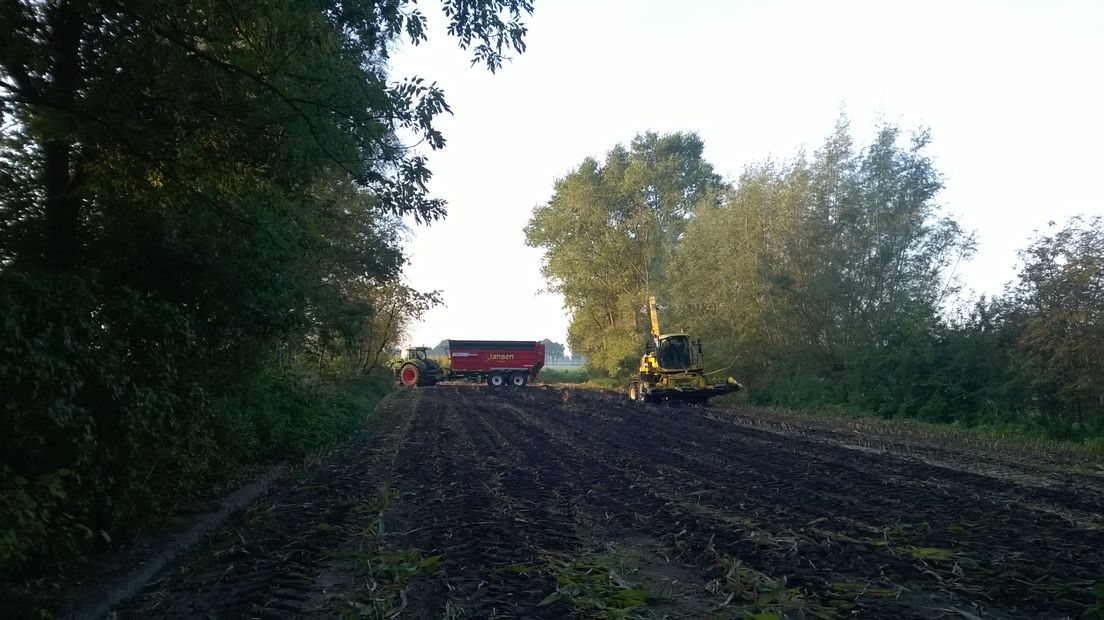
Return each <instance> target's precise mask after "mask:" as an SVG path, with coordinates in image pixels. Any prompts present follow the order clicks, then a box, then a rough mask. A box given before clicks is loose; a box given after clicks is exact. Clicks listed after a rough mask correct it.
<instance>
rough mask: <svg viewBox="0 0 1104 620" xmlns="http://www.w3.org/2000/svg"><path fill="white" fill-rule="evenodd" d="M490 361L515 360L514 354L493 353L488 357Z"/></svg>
mask: <svg viewBox="0 0 1104 620" xmlns="http://www.w3.org/2000/svg"><path fill="white" fill-rule="evenodd" d="M487 359H490V360H512V359H514V354H513V353H491V354H490V355H488V356H487Z"/></svg>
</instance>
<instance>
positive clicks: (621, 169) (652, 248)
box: [525, 132, 721, 374]
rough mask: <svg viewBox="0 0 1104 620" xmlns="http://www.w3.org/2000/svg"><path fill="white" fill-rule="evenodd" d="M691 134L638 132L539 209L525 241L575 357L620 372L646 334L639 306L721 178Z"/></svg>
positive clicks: (660, 287)
mask: <svg viewBox="0 0 1104 620" xmlns="http://www.w3.org/2000/svg"><path fill="white" fill-rule="evenodd" d="M702 150H703V144H702V141H701V139H700V138H699V137H698V136H697V135H696V134H693V133H674V134H667V135H663V136H660V135H658V134H655V133H651V132H648V133H644V134H641V135H638V136H637V137H636V138H635V139H634V140H633V141H632V142H631V143H630V145H629V147H628V148H625V147H624V146H622V145H618V146H615V147H614V148H613V149H612V150H610V151H609V153H607V154H606V158H605V160H604V161H602V162H599V161H598V160H596V159H593V158H587V159H586V160H584V161H583V162H582V163H581V164H580V165H579V167H578V168H576V169H575V170H574V171H572V172H571V173H570V174H568V175H567V176H566V177H564V178H563V179H560V180H559V181H557V182H556V187H555V192H554V193H553V196H552V199H551V200H549V202H548V203H546V204H544V205H541V206H539V207H537V208H536V209H534V211H533V216H532V218H531V219H530V220H529V223H528V225H527V226H526V228H525V235H526V242H527V243H528V244H529V245H531V246H533V247H538V248H541V249H543V250H544V264H543V268H542V271H543V274H544V276H545V278H546V279H547V280H548V283H549V286H550V288H551V289H552V290H554V291H557V292H559V293H562V294H563V295H564V303H565V304H566V306H567V308H568V309H569V310H570V311H571V313H572V321H571V325H570V327H569V333H568V340H569V344H570V347H571V350H572V351H574V352H578V353H582V354H584V355H586V357H587V359H588V363H589V364H591V365H593V366H594V367H595V368H597V369H599V370H602V371H604V372H607V373H610V374H617V373H620V372H624V371H625V370H626V369H628V368H629V367H630V365H631V358H632V357H633V355H634V353H635V352H636V351H637V349H638V348H639V346H640V343H641V342H642V339H643V336H644V334H646V333H647V328H646V324H647V323H646V320H643V319H642V315H641V313H640V308H642V307H643V305H644V298H645V296H646V295H647V294H648V293H652V294H657V293H658V294H660V295H662V294H663V291H664V290H665V287H666V284H667V267H668V265H669V263H670V259H671V256H672V254H673V252H674V249H675V246H676V245H677V243H678V240H679V238H680V237H681V236H682V234H683V232H684V231H685V229H686V223H687V219H688V218H689V216H690V214H691V213H692V211H693V209H694V208H695V207H696V206H697V205H698V203H699V202H701V201H702V200H704V199H706V198H707V197H708V196H710V195H712V194H713V193H714V192H715V191H716V190H717V189H718V188H719V187H720V186H721V179H720V177H718V176H717V175H716V174H715V173H714V172H713V167H712V166H711V165H710V164H709V163H708V162H706V161H705V160H704V159H703V158H702Z"/></svg>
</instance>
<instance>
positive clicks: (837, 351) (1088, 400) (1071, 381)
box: [525, 117, 1104, 437]
mask: <svg viewBox="0 0 1104 620" xmlns="http://www.w3.org/2000/svg"><path fill="white" fill-rule="evenodd" d="M930 143H931V136H930V134H929V133H928V132H927V131H926V130H919V131H915V132H912V133H906V132H903V131H902V130H901V129H900V128H899V127H897V126H895V125H892V124H883V125H880V126H878V127H876V128H875V131H874V132H873V138H872V139H871V140H870V142H869V143H868V144H865V145H861V146H859V145H856V144H855V140H854V138H853V137H852V131H851V128H850V125H849V122H848V121H847V119H846V118H842V117H841V119H840V121H839V122H838V123H837V126H836V127H835V128H834V130H833V131H832V132H831V134H830V135H829V136H827V138H826V139H825V140H824V141H823V143H822V144H821V145H820V146H819V147H818V148H817V149H816V150H815V151H813V152H812V153H811V154H809V153H806V152H805V151H804V150H799V151H797V152H796V153H794V154H793V155H792V156H791V157H789V158H786V159H783V160H778V159H768V160H764V161H760V162H756V163H753V164H751V165H749V166H747V167H746V168H745V169H744V170H743V171H742V173H741V174H740V175H739V177H738V178H736V179H735V180H734V181H733V182H731V183H729V182H725V181H723V180H722V179H721V178H720V177H719V176H718V175H717V174H716V172H715V170H714V168H713V166H712V165H711V164H710V163H709V162H707V161H705V159H704V158H703V148H704V145H703V143H702V141H701V139H700V138H699V137H698V136H697V135H696V134H693V133H672V134H667V135H658V134H655V133H651V132H648V133H644V134H640V135H638V136H636V138H634V139H633V140H632V142H631V143H630V144H629V145H628V146H624V145H617V146H615V147H613V148H612V149H611V150H610V151H609V152H608V153H607V154H606V156H605V157H604V159H601V160H599V159H596V158H587V159H585V160H584V161H583V162H582V163H580V164H579V165H578V167H576V168H575V169H573V170H572V171H571V172H570V173H569V174H567V175H566V176H564V177H563V178H561V179H559V180H558V181H557V182H556V184H555V188H554V192H553V194H552V196H551V198H550V200H549V201H548V202H547V203H544V204H542V205H539V206H537V207H536V208H535V209H534V210H533V213H532V217H531V219H530V221H529V223H528V225H527V227H526V229H525V234H526V239H527V243H528V244H529V245H531V246H534V247H537V248H540V249H542V250H543V251H544V261H543V267H542V268H543V274H544V276H545V278H546V279H547V281H548V283H549V285H550V286H551V288H552V289H553V290H556V291H558V292H559V293H561V294H563V296H564V300H565V305H566V306H567V308H568V309H569V310H570V311H571V313H572V321H571V324H570V328H569V338H568V340H569V345H570V347H571V349H572V351H578V352H581V353H582V354H584V355H585V356H586V357H587V359H588V365H589V367H590V370H591V371H592V372H594V373H597V374H601V375H605V376H609V377H616V378H620V379H624V378H626V377H627V376H628V375H630V374H631V373H632V372H634V369H635V367H636V364H637V360H638V359H639V356H640V353H641V349H642V344H643V342H644V339H645V338H646V336H647V334H648V333H649V331H650V329H649V323H648V318H647V315H646V313H645V311H644V299H645V297H646V295H648V294H656V295H658V297H659V298H660V301H661V304H662V305H663V307H662V314H663V320H664V322H665V323H666V324H667V326H669V327H670V331H676V330H686V331H689V332H690V333H691V334H693V335H695V336H697V337H701V338H702V340H703V342H704V343H705V346H706V349H707V355H708V357H709V360H710V363H711V364H712V365H713V366H714V367H715V368H722V367H729V365H730V364H731V373H732V374H734V375H736V376H738V377H739V378H740V379H741V380H742V381H744V382H745V383H747V385H748V386H749V388H750V389H749V394H750V398H751V399H752V400H753V401H754V402H759V403H775V404H785V405H792V406H813V407H824V406H842V407H846V408H852V409H855V410H861V411H866V412H873V413H877V414H880V415H883V416H909V417H918V418H923V419H927V420H933V421H941V422H956V423H962V424H979V423H989V424H1013V425H1016V426H1019V427H1031V428H1034V429H1035V430H1039V431H1044V432H1047V433H1050V434H1053V435H1057V436H1062V437H1086V436H1089V435H1094V436H1099V435H1101V434H1104V400H1102V399H1104V389H1102V388H1104V356H1100V355H1094V353H1093V352H1094V351H1099V350H1100V347H1101V346H1102V345H1104V320H1102V317H1101V314H1102V313H1104V222H1102V220H1101V218H1100V217H1089V218H1086V217H1078V218H1073V219H1072V220H1070V221H1069V222H1066V223H1064V224H1062V225H1060V226H1057V225H1056V226H1054V227H1052V228H1051V229H1049V230H1048V231H1045V232H1042V233H1038V234H1037V235H1036V237H1035V238H1034V239H1032V240H1031V241H1030V243H1029V245H1028V246H1027V247H1025V248H1024V249H1023V250H1022V251H1021V253H1020V258H1021V266H1020V271H1019V275H1018V279H1017V280H1016V282H1014V283H1012V284H1010V285H1008V287H1007V288H1006V289H1005V291H1004V292H1003V293H1002V294H1000V295H997V296H994V297H982V298H981V299H976V300H969V299H966V298H965V296H964V295H963V294H962V291H961V283H960V281H959V278H958V277H957V268H958V267H959V266H960V265H961V264H962V263H963V262H964V261H967V260H969V259H970V257H971V256H972V255H973V254H974V252H975V251H976V243H975V240H974V238H973V236H972V235H971V234H969V233H967V232H966V231H964V230H963V229H962V227H961V226H960V225H959V224H958V222H957V221H956V220H955V219H954V218H953V217H950V216H949V215H947V214H946V213H945V212H944V210H943V209H942V207H941V205H940V204H939V202H938V194H939V191H940V190H941V189H942V187H943V181H942V175H941V173H940V172H939V170H937V169H936V167H935V165H934V163H933V161H932V159H931V157H930V156H929V155H928V154H927V149H928V147H929V145H930ZM665 329H666V328H665Z"/></svg>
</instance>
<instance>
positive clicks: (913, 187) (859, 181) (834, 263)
mask: <svg viewBox="0 0 1104 620" xmlns="http://www.w3.org/2000/svg"><path fill="white" fill-rule="evenodd" d="M928 143H929V137H928V135H927V133H926V132H923V131H921V132H918V133H916V134H915V135H913V136H912V137H911V139H909V140H904V139H902V136H901V132H900V130H899V129H898V128H897V127H894V126H891V125H887V126H883V127H880V128H879V129H878V131H877V132H876V135H875V138H874V140H873V142H872V143H871V144H870V145H869V146H867V147H866V148H864V149H862V150H861V151H856V150H855V147H854V145H853V140H852V139H851V136H850V128H849V126H848V124H847V122H846V120H845V119H841V121H840V122H839V123H838V125H837V127H836V129H835V131H834V132H833V133H832V135H830V136H829V137H828V138H827V139H826V140H825V142H824V144H823V145H822V146H821V148H820V149H818V150H817V151H816V152H815V153H814V154H813V156H812V157H811V158H809V159H807V158H806V157H805V155H804V154H803V153H799V154H798V155H797V156H796V157H794V158H793V159H792V160H791V161H790V162H788V163H784V164H779V163H775V162H765V163H762V164H758V165H755V166H751V167H749V168H748V169H747V170H746V171H745V173H744V174H743V175H742V177H741V178H740V181H739V184H738V185H737V187H736V188H735V190H734V191H733V192H731V193H729V194H727V195H726V196H725V197H724V199H723V201H722V202H721V204H719V205H718V206H715V207H707V208H704V209H701V210H699V211H698V212H697V213H696V214H695V216H694V218H693V219H692V220H691V223H690V226H689V229H688V230H687V233H686V236H685V238H684V239H683V242H682V243H681V244H680V246H679V250H678V254H677V257H676V261H675V275H674V277H673V278H672V282H674V283H675V285H674V286H675V293H674V295H672V299H673V300H674V305H675V310H676V314H677V315H678V316H680V317H685V320H686V321H687V322H689V323H691V324H693V325H694V326H695V328H696V330H697V331H698V332H699V333H701V334H703V335H705V336H707V337H709V338H711V339H713V340H714V341H715V342H716V343H717V344H719V345H720V346H719V349H720V352H721V353H722V354H724V355H726V356H727V355H731V356H733V357H737V356H738V357H739V358H740V360H741V364H742V369H743V370H744V371H745V372H747V373H749V375H750V376H748V380H749V381H753V380H754V379H753V378H754V377H760V378H761V379H762V378H765V377H769V376H772V375H773V374H775V373H779V374H783V375H785V374H790V375H792V374H795V373H796V374H802V373H807V376H808V377H809V378H810V379H811V378H817V380H816V381H809V382H807V383H808V384H809V385H818V384H819V386H820V387H816V388H815V389H816V390H820V391H822V392H824V393H826V394H827V393H828V392H830V390H829V389H826V388H832V387H835V388H839V390H840V391H841V393H840V394H839V395H838V396H829V397H833V398H835V397H839V398H843V399H845V400H846V399H850V398H859V397H862V395H863V394H864V393H866V392H870V391H872V390H873V391H880V390H883V389H884V388H886V387H887V386H886V385H878V386H876V387H875V386H872V385H871V384H872V383H879V382H880V380H879V378H880V377H881V378H884V377H887V376H890V375H892V373H890V372H887V369H886V368H885V364H896V363H904V362H905V361H907V360H908V359H909V356H899V357H894V356H893V355H890V354H889V353H888V351H890V350H894V349H900V348H901V347H905V348H907V347H911V346H914V345H915V346H921V341H924V340H925V339H928V338H930V333H929V332H930V329H931V327H932V326H933V325H934V324H935V322H936V318H937V316H938V312H939V307H940V303H941V300H942V299H943V298H944V297H945V296H946V295H947V294H948V292H950V291H952V290H953V286H954V284H953V282H954V279H953V275H954V273H953V271H954V270H953V267H954V264H955V262H956V261H958V260H959V259H961V258H963V257H964V256H967V255H968V254H969V253H970V252H971V251H972V248H973V243H972V239H970V238H969V237H968V236H966V235H964V234H963V233H962V231H961V229H960V228H959V226H958V225H957V223H956V222H954V221H953V220H952V219H950V218H947V217H945V216H943V215H941V214H940V212H939V205H938V203H937V202H936V201H935V196H936V194H937V192H938V191H939V189H940V188H941V187H942V185H941V181H940V175H939V173H938V171H937V170H936V169H935V168H934V166H933V164H932V162H931V159H930V158H929V157H928V156H927V155H926V154H925V153H924V150H925V148H926V147H927V145H928ZM917 339H918V340H917ZM929 344H930V342H929ZM924 346H926V345H924ZM892 360H897V361H896V362H894V361H892ZM720 361H723V359H722V360H720ZM849 391H854V392H855V394H851V395H848V392H849Z"/></svg>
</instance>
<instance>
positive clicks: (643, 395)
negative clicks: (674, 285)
mask: <svg viewBox="0 0 1104 620" xmlns="http://www.w3.org/2000/svg"><path fill="white" fill-rule="evenodd" d="M648 313H649V314H650V315H651V319H652V338H651V340H650V341H649V342H648V343H647V344H645V346H644V356H643V357H641V358H640V374H639V377H638V378H637V379H635V380H633V381H632V382H631V383H630V384H629V398H631V399H633V400H636V401H640V402H646V403H654V402H660V401H677V402H685V403H696V404H704V403H705V402H706V401H708V400H709V398H710V397H711V396H720V395H722V394H729V393H731V392H737V391H739V390H741V389H743V387H744V386H742V385H740V383H739V382H737V381H736V380H735V379H733V378H732V377H729V378H728V381H725V382H723V383H715V384H711V383H710V382H709V380H708V378H707V373H706V372H705V366H704V359H703V356H702V346H701V340H693V341H692V340H690V336H689V335H687V334H663V333H660V330H659V312H658V310H657V309H656V298H655V297H654V296H652V297H648Z"/></svg>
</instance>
